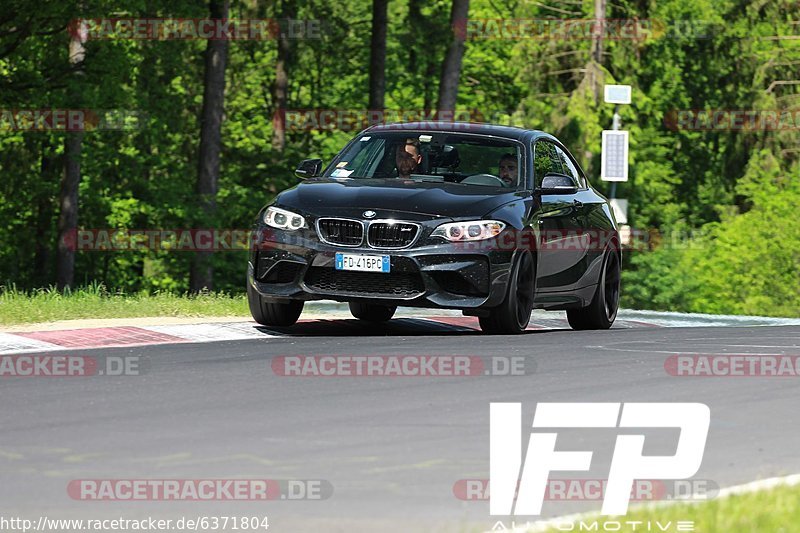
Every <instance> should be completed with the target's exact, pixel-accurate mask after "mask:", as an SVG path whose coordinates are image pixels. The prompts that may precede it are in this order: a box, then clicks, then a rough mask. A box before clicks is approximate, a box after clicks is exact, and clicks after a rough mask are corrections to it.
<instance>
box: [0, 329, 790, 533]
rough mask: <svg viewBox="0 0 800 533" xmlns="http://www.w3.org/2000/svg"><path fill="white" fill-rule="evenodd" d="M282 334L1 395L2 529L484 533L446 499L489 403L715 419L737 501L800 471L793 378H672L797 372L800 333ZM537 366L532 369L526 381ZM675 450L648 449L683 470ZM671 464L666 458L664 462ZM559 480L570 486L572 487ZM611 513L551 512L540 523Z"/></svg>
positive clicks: (482, 459) (710, 469) (481, 513)
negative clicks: (108, 495)
mask: <svg viewBox="0 0 800 533" xmlns="http://www.w3.org/2000/svg"><path fill="white" fill-rule="evenodd" d="M279 333H283V334H284V336H273V337H265V338H264V339H253V340H240V341H225V342H215V343H205V344H171V345H162V346H143V347H132V348H107V349H96V350H83V351H80V352H76V353H77V354H79V355H95V356H107V355H138V356H141V357H142V359H143V361H145V362H146V365H145V366H146V373H145V374H143V375H140V376H126V377H108V376H102V377H100V376H98V377H90V378H28V379H25V378H14V379H4V380H2V381H1V382H0V387H2V410H1V411H0V421H1V425H0V427H2V432H0V479H2V483H0V501H2V502H3V504H4V505H3V508H4V513H3V514H5V515H12V516H24V517H28V518H32V519H34V520H35V519H36V518H37V517H38V516H39V515H46V516H48V517H50V518H58V517H60V518H69V517H72V518H106V517H120V516H122V517H127V518H134V517H136V518H140V517H146V516H148V515H149V516H154V517H158V518H174V517H180V516H191V517H195V516H203V515H205V516H215V515H216V516H220V515H228V516H231V515H242V514H246V515H255V516H263V515H267V516H269V519H270V525H271V528H270V530H271V531H288V530H295V531H309V530H312V528H315V529H317V530H320V531H367V530H372V531H426V530H448V531H480V530H486V529H489V528H490V527H491V525H492V524H493V523H494V520H493V519H492V518H491V517H490V516H489V515H488V502H486V501H463V500H460V499H458V498H457V497H455V496H454V493H453V485H454V484H455V483H456V482H457V481H458V480H459V479H484V478H487V477H488V473H489V464H488V463H489V460H488V458H489V403H490V402H497V401H507V402H523V420H522V424H523V431H528V429H527V428H530V420H531V419H532V415H533V411H534V407H535V404H536V402H553V401H565V402H592V401H607V402H632V401H645V402H656V401H691V402H694V401H696V402H703V403H706V404H708V405H709V407H710V408H711V416H712V420H711V430H710V432H709V437H708V443H707V447H706V453H705V457H704V461H703V465H702V467H701V469H700V471H699V472H698V474H697V476H696V478H700V479H707V480H713V481H714V482H715V483H717V484H719V485H720V486H729V485H733V484H738V483H743V482H747V481H751V480H754V479H760V478H764V477H769V476H774V475H785V474H790V473H796V472H800V454H798V453H797V450H798V449H800V409H798V407H797V406H798V397H800V387H799V386H798V379H800V378H787V377H781V378H775V377H773V378H754V377H745V378H731V377H717V378H701V377H692V378H689V377H673V376H670V375H668V374H667V372H666V371H665V369H664V362H665V359H666V358H667V357H669V356H670V355H673V354H684V353H685V354H693V353H704V354H785V355H800V327H798V326H769V327H765V326H761V327H702V328H631V329H614V330H610V331H602V332H573V331H567V330H559V329H552V330H541V331H529V332H527V333H526V334H523V335H519V336H513V337H511V336H509V337H489V336H483V335H481V334H479V333H477V332H471V331H459V330H456V329H452V328H446V327H441V326H434V325H431V324H427V325H426V324H425V323H424V322H422V321H412V320H407V319H401V320H399V321H396V324H395V325H392V326H389V327H388V328H384V327H375V326H363V325H361V324H360V323H358V322H356V321H344V322H342V321H335V322H309V323H306V324H301V325H299V326H296V327H295V328H292V329H288V330H282V331H281V332H279ZM375 354H381V355H393V354H431V355H479V356H524V357H525V361H526V368H527V369H529V373H528V374H527V375H524V376H513V377H511V376H485V375H482V376H476V377H437V378H431V377H413V378H412V377H403V378H398V377H358V378H356V377H338V378H321V377H304V378H298V377H282V376H278V375H276V374H275V373H274V372H273V370H272V367H271V362H272V360H273V358H274V357H276V356H280V355H375ZM533 368H535V372H530V371H531V369H533ZM676 434H677V433H671V432H670V430H654V431H653V432H652V433H648V439H649V440H647V441H646V447H645V453H652V454H667V455H668V454H671V453H673V451H674V446H675V442H676ZM614 435H616V433H615V432H606V431H605V430H600V431H591V432H584V433H581V434H580V435H579V436H578V437H576V438H575V439H574V440H572V441H570V440H569V439H565V440H564V441H563V442H562V441H561V440H560V441H559V446H560V448H561V449H576V450H594V451H595V457H594V459H593V463H592V466H593V469H592V471H590V472H588V473H580V475H579V476H578V477H587V478H604V477H606V476H607V472H608V465H609V463H610V456H611V451H612V449H613V442H614ZM671 450H672V451H671ZM256 477H258V478H270V479H324V480H327V481H329V482H330V483H331V484H332V485H333V487H334V494H333V497H332V498H330V499H327V500H324V501H302V502H295V501H270V502H266V503H264V502H234V503H231V502H163V501H162V502H135V503H132V502H86V501H76V500H73V499H71V498H70V497H69V496H68V494H67V491H66V487H67V484H68V483H69V481H70V480H73V479H85V478H94V479H99V478H103V479H108V478H113V479H120V478H136V479H151V478H153V479H155V478H158V479H178V478H192V479H198V478H206V479H208V478H256ZM564 477H566V476H564ZM597 508H599V503H598V502H594V503H590V504H586V503H585V502H580V503H578V502H570V503H565V502H558V503H556V502H547V503H545V508H544V514H545V516H554V515H561V514H565V513H568V512H575V511H579V510H586V509H597Z"/></svg>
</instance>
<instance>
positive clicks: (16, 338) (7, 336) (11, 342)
mask: <svg viewBox="0 0 800 533" xmlns="http://www.w3.org/2000/svg"><path fill="white" fill-rule="evenodd" d="M63 349H64V348H63V347H62V346H58V345H57V344H52V343H49V342H44V341H40V340H36V339H29V338H27V337H22V336H20V335H13V334H11V333H0V354H5V353H8V354H11V353H13V354H17V353H28V352H51V351H53V350H63Z"/></svg>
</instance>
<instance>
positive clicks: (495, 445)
mask: <svg viewBox="0 0 800 533" xmlns="http://www.w3.org/2000/svg"><path fill="white" fill-rule="evenodd" d="M521 418H522V404H520V403H492V404H490V432H491V433H490V437H489V439H490V440H489V455H490V467H489V469H490V470H489V476H490V477H489V479H490V481H489V483H490V496H489V513H490V514H492V515H504V516H509V515H538V514H541V511H542V503H543V501H544V496H545V491H546V489H547V483H548V478H549V475H550V472H555V471H584V470H589V468H590V466H591V462H592V452H589V451H569V452H567V451H556V439H557V437H558V433H556V432H540V431H534V432H531V434H530V439H529V441H528V449H527V453H526V454H525V461H524V463H523V462H522V434H521V433H522V432H521V429H520V427H521V423H520V422H521ZM710 420H711V411H710V410H709V408H708V406H707V405H705V404H702V403H625V404H621V403H539V404H538V405H537V406H536V413H535V414H534V416H533V425H532V427H533V428H534V429H543V428H551V429H552V428H614V427H618V428H679V429H680V437H679V438H678V446H677V449H676V451H675V454H674V455H671V456H650V455H648V456H645V455H642V450H643V449H644V440H645V436H644V435H617V439H616V444H615V447H614V454H613V456H612V459H611V467H610V469H609V473H608V485H607V487H606V492H605V498H604V500H603V507H602V510H601V513H602V514H604V515H622V514H625V513H626V512H627V510H628V501H629V499H630V495H631V489H632V487H633V484H634V481H635V480H637V479H686V478H689V477H692V476H693V475H695V474H696V473H697V470H698V469H699V468H700V463H701V462H702V461H703V452H704V451H705V447H706V437H707V436H708V426H709V423H710ZM518 485H519V487H518ZM515 493H516V501H515Z"/></svg>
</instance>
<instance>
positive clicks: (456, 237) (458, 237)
mask: <svg viewBox="0 0 800 533" xmlns="http://www.w3.org/2000/svg"><path fill="white" fill-rule="evenodd" d="M505 227H506V224H505V222H499V221H497V220H471V221H468V222H450V223H448V224H442V225H441V226H439V227H438V228H436V229H435V230H433V233H431V237H441V238H443V239H447V240H448V241H452V242H457V241H480V240H483V239H491V238H492V237H495V236H497V235H498V234H499V233H500V232H501V231H503V228H505Z"/></svg>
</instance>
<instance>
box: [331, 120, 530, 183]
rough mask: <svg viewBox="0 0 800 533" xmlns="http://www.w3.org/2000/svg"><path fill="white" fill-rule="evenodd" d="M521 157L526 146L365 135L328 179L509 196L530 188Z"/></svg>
mask: <svg viewBox="0 0 800 533" xmlns="http://www.w3.org/2000/svg"><path fill="white" fill-rule="evenodd" d="M521 156H522V154H521V149H520V144H518V143H516V142H514V141H510V140H506V139H496V138H488V137H481V136H477V135H468V134H457V133H448V132H430V133H418V132H413V133H412V132H393V133H381V134H377V135H375V134H365V135H361V136H360V137H359V138H357V139H356V140H355V142H353V143H352V144H351V145H350V146H348V147H347V148H346V149H345V151H344V152H343V153H342V154H341V155H340V157H339V159H338V162H337V163H336V164H335V165H332V166H331V168H329V169H328V170H327V171H326V172H325V174H324V177H327V178H334V179H387V178H396V179H402V180H410V181H417V182H443V183H458V184H461V185H465V186H476V187H487V188H489V187H493V188H496V189H498V192H503V189H506V190H507V189H516V188H518V187H520V186H521V185H522V184H524V180H523V177H522V173H521V169H522V168H523V167H522V160H521Z"/></svg>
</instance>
